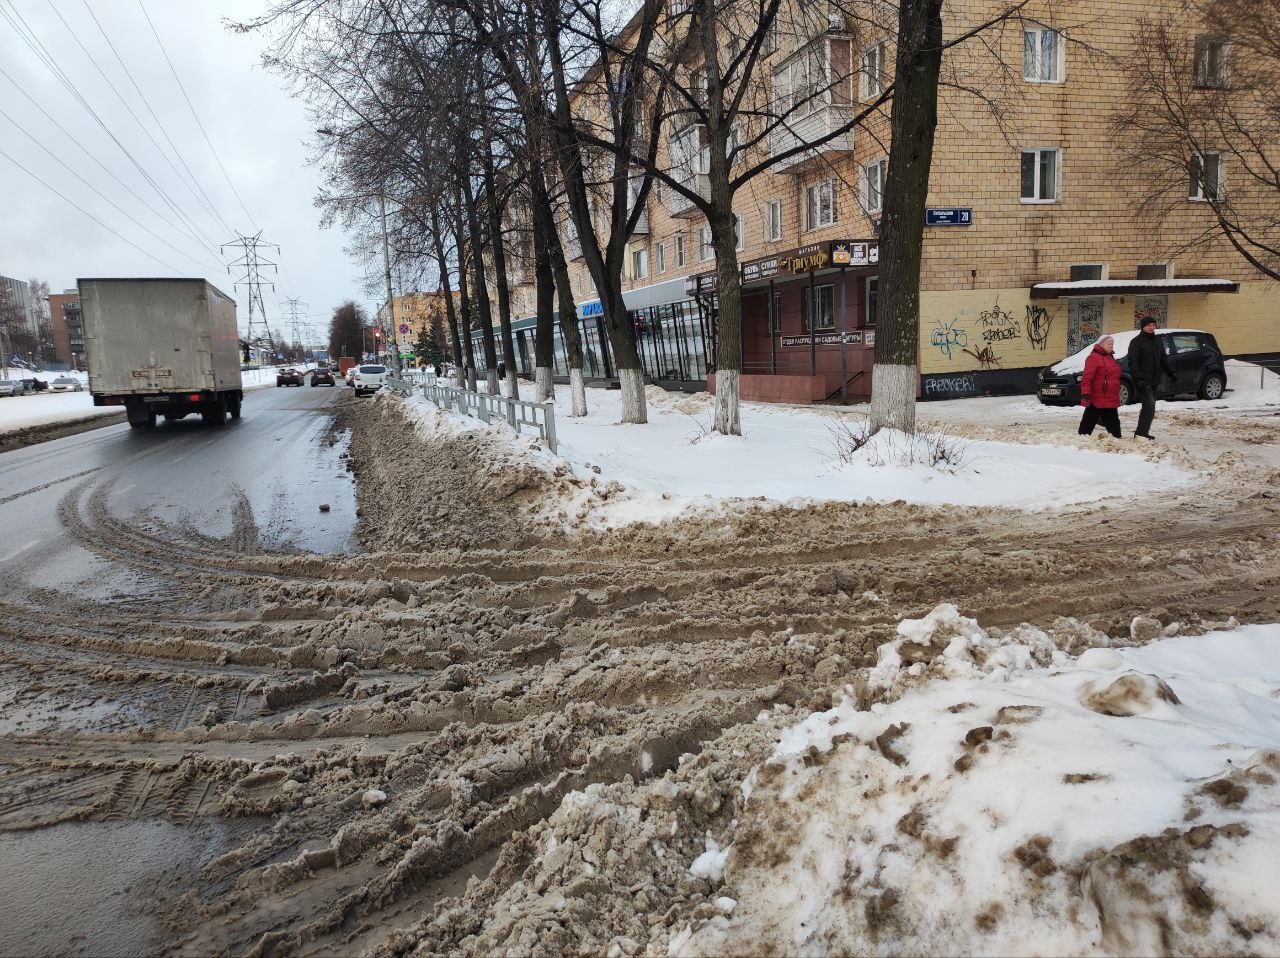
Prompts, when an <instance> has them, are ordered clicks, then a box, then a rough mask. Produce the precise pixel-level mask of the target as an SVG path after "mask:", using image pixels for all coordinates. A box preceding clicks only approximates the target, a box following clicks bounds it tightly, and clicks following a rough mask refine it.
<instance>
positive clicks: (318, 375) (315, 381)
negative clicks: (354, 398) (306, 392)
mask: <svg viewBox="0 0 1280 958" xmlns="http://www.w3.org/2000/svg"><path fill="white" fill-rule="evenodd" d="M311 385H313V386H334V385H336V383H335V382H334V381H333V370H332V369H330V368H329V367H328V366H321V367H320V368H318V369H316V370H314V371H313V372H312V373H311Z"/></svg>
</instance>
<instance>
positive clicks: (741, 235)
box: [733, 213, 747, 253]
mask: <svg viewBox="0 0 1280 958" xmlns="http://www.w3.org/2000/svg"><path fill="white" fill-rule="evenodd" d="M733 236H734V239H736V240H737V243H736V244H735V245H734V249H736V250H737V251H738V252H739V253H741V252H742V251H743V250H744V249H746V248H747V224H746V221H745V220H743V218H742V214H741V213H734V214H733Z"/></svg>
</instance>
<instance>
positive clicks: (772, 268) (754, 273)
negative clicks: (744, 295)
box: [742, 256, 778, 283]
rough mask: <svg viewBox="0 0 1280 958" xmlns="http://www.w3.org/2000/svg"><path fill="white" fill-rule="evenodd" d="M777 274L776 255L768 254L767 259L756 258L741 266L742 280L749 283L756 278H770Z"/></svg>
mask: <svg viewBox="0 0 1280 958" xmlns="http://www.w3.org/2000/svg"><path fill="white" fill-rule="evenodd" d="M777 275H778V257H776V256H770V257H769V258H768V259H758V260H756V261H755V262H752V263H746V264H744V265H743V267H742V281H743V282H744V283H751V282H754V281H755V280H758V279H771V278H772V277H774V276H777Z"/></svg>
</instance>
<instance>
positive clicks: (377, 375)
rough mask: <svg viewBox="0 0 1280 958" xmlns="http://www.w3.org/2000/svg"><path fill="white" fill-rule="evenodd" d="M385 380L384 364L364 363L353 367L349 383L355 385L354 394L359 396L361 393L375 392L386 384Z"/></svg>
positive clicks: (385, 368)
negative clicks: (353, 373)
mask: <svg viewBox="0 0 1280 958" xmlns="http://www.w3.org/2000/svg"><path fill="white" fill-rule="evenodd" d="M386 381H387V367H386V366H374V365H365V366H357V367H356V368H355V375H354V376H353V377H352V381H351V385H353V386H354V387H355V389H356V395H357V396H359V395H360V394H361V393H376V392H377V391H378V390H379V389H381V388H382V387H383V386H384V385H385V384H386Z"/></svg>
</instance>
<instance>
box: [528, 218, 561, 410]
mask: <svg viewBox="0 0 1280 958" xmlns="http://www.w3.org/2000/svg"><path fill="white" fill-rule="evenodd" d="M533 278H534V284H535V290H536V298H537V321H538V325H537V327H536V328H535V332H534V337H533V370H534V372H533V379H534V390H535V392H534V399H535V400H536V401H537V402H547V401H549V400H553V399H555V396H556V392H555V383H554V382H553V380H552V375H553V372H554V366H555V342H554V337H555V322H556V320H555V308H556V285H555V284H556V280H555V277H554V276H553V275H552V273H551V261H550V260H549V259H548V258H547V242H546V240H545V239H543V236H542V230H540V229H538V228H537V227H536V226H535V227H534V229H533Z"/></svg>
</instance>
